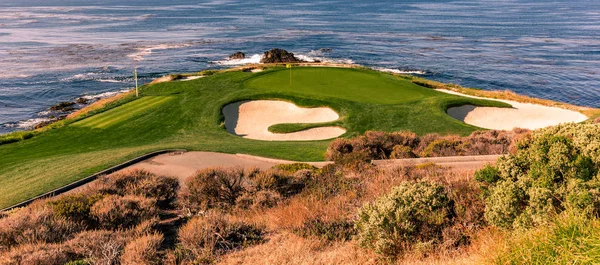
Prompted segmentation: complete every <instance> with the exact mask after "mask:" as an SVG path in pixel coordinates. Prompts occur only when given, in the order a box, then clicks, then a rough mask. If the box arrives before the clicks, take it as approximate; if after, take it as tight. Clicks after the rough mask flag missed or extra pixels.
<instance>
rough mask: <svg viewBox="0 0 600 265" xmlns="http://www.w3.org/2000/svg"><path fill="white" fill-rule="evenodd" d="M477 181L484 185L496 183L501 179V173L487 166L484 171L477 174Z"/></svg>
mask: <svg viewBox="0 0 600 265" xmlns="http://www.w3.org/2000/svg"><path fill="white" fill-rule="evenodd" d="M474 177H475V180H477V181H479V182H483V183H489V184H492V183H496V182H498V180H499V179H500V172H499V171H498V169H496V168H495V167H493V166H492V165H490V164H487V165H485V167H483V168H482V169H480V170H478V171H477V172H475V175H474Z"/></svg>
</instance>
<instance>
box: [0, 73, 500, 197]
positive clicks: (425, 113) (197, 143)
mask: <svg viewBox="0 0 600 265" xmlns="http://www.w3.org/2000/svg"><path fill="white" fill-rule="evenodd" d="M292 78H293V80H292V81H293V84H292V86H291V87H290V86H289V72H288V70H287V69H285V68H269V69H267V70H265V71H263V72H260V73H251V72H242V71H230V72H222V73H217V74H214V75H212V76H207V77H205V78H200V79H195V80H191V81H187V82H166V83H159V84H154V85H147V86H144V87H142V88H141V97H140V98H138V99H136V98H134V97H133V96H128V97H126V98H125V99H123V101H124V102H122V104H116V107H114V106H113V107H114V108H112V109H107V110H105V111H104V112H102V113H99V114H96V115H94V116H91V117H88V118H85V119H83V120H79V121H77V122H74V123H72V124H70V125H68V126H64V127H61V128H57V129H52V130H48V131H46V132H44V133H41V134H40V135H37V136H35V137H33V138H31V139H28V140H24V141H21V142H17V143H12V144H5V145H0V207H6V206H9V205H12V204H14V203H17V202H19V201H22V200H25V199H27V198H31V197H33V196H35V195H39V194H42V193H44V192H47V191H49V190H52V189H54V188H57V187H60V186H63V185H65V184H68V183H70V182H72V181H75V180H78V179H81V178H83V177H85V176H87V175H90V174H92V173H94V172H97V171H100V170H102V169H106V168H108V167H110V166H114V165H116V164H118V163H120V162H123V161H126V160H128V159H131V158H133V157H136V156H139V155H142V154H145V153H148V152H151V151H156V150H160V149H167V148H183V149H188V150H195V151H213V152H223V153H245V154H252V155H258V156H264V157H272V158H280V159H288V160H296V161H321V160H323V154H324V152H325V150H326V148H327V145H328V144H329V142H330V140H324V141H303V142H294V141H277V142H270V141H260V140H252V139H245V138H242V137H239V136H236V135H232V134H230V133H229V132H227V130H226V128H225V125H224V117H223V113H222V109H223V107H224V106H225V105H227V104H230V103H234V102H239V101H244V100H258V99H269V100H283V101H288V102H292V103H294V104H296V105H298V106H300V107H311V108H312V107H329V108H331V109H332V110H334V111H335V112H336V113H338V114H339V116H340V117H339V119H337V120H335V121H332V122H327V123H323V124H321V123H317V124H311V123H308V124H293V123H289V124H280V125H274V126H271V127H272V129H274V130H277V131H278V132H280V133H281V132H293V131H299V130H304V129H307V128H313V127H318V126H334V127H340V128H343V129H345V130H346V133H345V134H344V135H342V136H343V137H352V136H356V135H358V134H362V133H364V132H365V131H367V130H379V131H400V130H409V131H413V132H415V133H417V134H420V135H423V134H427V133H441V134H459V135H466V134H469V133H471V132H472V131H474V130H476V129H478V128H477V127H474V126H470V125H467V124H465V123H462V122H460V121H457V120H455V119H453V118H451V117H450V116H448V115H447V114H446V112H445V111H446V109H447V108H448V107H451V106H459V105H464V104H471V105H477V106H507V105H506V104H503V103H498V102H492V101H486V100H480V99H472V98H465V97H460V96H456V95H450V94H445V93H440V92H437V91H434V90H431V89H428V88H424V87H420V86H417V85H415V84H413V83H412V82H410V80H407V79H404V78H402V77H397V76H392V75H390V74H385V73H380V72H376V71H372V70H368V69H347V68H324V67H319V68H310V67H306V68H304V67H295V68H293V69H292Z"/></svg>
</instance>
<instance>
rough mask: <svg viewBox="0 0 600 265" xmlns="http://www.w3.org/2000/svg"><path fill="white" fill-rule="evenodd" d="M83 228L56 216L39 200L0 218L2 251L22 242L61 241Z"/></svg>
mask: <svg viewBox="0 0 600 265" xmlns="http://www.w3.org/2000/svg"><path fill="white" fill-rule="evenodd" d="M83 228H84V227H83V225H82V224H80V223H75V222H72V221H69V220H67V219H66V218H65V217H59V216H56V215H55V214H54V212H53V211H52V208H51V207H49V206H48V205H46V203H45V201H39V202H36V203H35V204H33V205H30V206H29V207H26V208H23V209H20V210H18V211H15V212H12V213H11V214H10V215H9V216H7V217H5V218H2V219H0V252H1V251H5V250H8V249H9V248H11V247H16V246H17V245H20V244H33V243H37V242H47V243H52V242H60V241H62V240H65V239H66V238H69V237H70V236H71V235H72V234H73V233H76V232H78V231H81V230H82V229H83Z"/></svg>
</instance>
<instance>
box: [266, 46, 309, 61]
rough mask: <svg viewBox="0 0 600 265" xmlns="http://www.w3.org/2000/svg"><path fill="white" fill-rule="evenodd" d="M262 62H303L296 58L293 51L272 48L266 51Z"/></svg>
mask: <svg viewBox="0 0 600 265" xmlns="http://www.w3.org/2000/svg"><path fill="white" fill-rule="evenodd" d="M260 62H261V63H298V62H303V61H302V60H300V59H298V58H296V57H295V56H294V54H293V53H291V52H288V51H286V50H283V49H272V50H270V51H266V52H265V54H264V56H263V58H262V59H261V60H260Z"/></svg>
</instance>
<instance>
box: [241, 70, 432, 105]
mask: <svg viewBox="0 0 600 265" xmlns="http://www.w3.org/2000/svg"><path fill="white" fill-rule="evenodd" d="M246 86H247V87H250V88H256V89H260V90H267V91H270V92H277V93H280V92H288V93H289V92H293V93H295V94H299V95H303V96H307V97H314V96H318V97H322V96H327V97H333V98H340V99H347V100H351V101H354V102H362V103H375V104H397V103H402V102H408V101H414V100H418V99H422V98H425V97H429V96H432V95H433V94H435V92H434V91H432V90H427V89H423V88H422V87H420V86H417V85H415V84H412V83H405V84H402V87H401V88H402V89H399V87H398V81H397V79H396V78H394V77H393V76H391V75H381V74H380V73H377V72H366V71H356V70H348V69H343V68H330V69H327V70H326V71H323V69H322V68H292V85H291V86H290V74H289V69H288V70H285V71H276V72H270V73H267V74H264V76H263V77H262V78H255V79H251V80H248V81H247V82H246Z"/></svg>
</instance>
